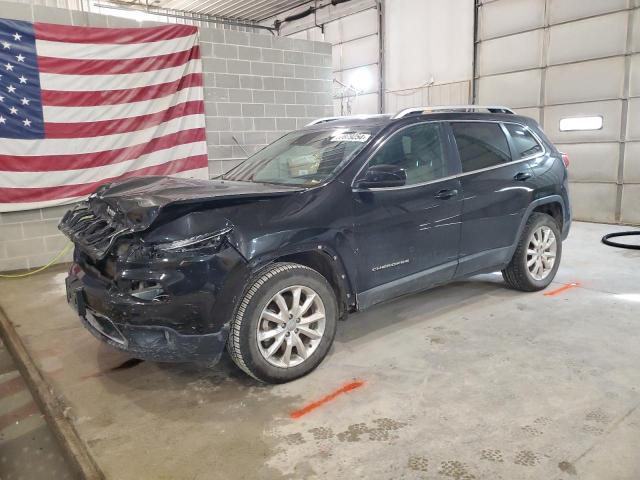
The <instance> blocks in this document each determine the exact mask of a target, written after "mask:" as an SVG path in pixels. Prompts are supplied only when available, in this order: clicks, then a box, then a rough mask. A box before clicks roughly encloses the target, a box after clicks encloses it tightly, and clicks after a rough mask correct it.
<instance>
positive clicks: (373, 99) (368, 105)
mask: <svg viewBox="0 0 640 480" xmlns="http://www.w3.org/2000/svg"><path fill="white" fill-rule="evenodd" d="M341 102H342V107H344V108H345V109H346V107H347V103H349V104H350V107H351V115H359V114H372V113H377V112H378V94H377V93H370V94H367V95H358V96H355V97H349V99H346V98H345V99H342V100H340V99H337V100H336V109H335V113H336V115H339V114H340V113H341Z"/></svg>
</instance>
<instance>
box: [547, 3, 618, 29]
mask: <svg viewBox="0 0 640 480" xmlns="http://www.w3.org/2000/svg"><path fill="white" fill-rule="evenodd" d="M625 8H627V0H550V5H549V21H550V22H551V24H555V23H559V22H566V21H568V20H577V19H580V18H585V17H590V16H593V15H598V14H602V13H608V12H613V11H616V10H623V9H625Z"/></svg>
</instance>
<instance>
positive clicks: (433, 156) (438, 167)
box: [369, 123, 450, 185]
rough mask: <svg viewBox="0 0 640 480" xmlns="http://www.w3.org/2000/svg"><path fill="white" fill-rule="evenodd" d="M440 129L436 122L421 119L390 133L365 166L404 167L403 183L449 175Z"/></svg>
mask: <svg viewBox="0 0 640 480" xmlns="http://www.w3.org/2000/svg"><path fill="white" fill-rule="evenodd" d="M441 129H442V127H441V125H440V124H439V123H421V124H418V125H413V126H411V127H407V128H405V129H403V130H401V131H399V132H396V133H394V134H393V136H392V137H391V138H390V139H389V140H387V142H386V143H385V144H384V145H383V146H382V147H381V148H380V150H378V151H377V152H376V153H375V155H374V156H373V157H372V158H371V160H370V161H369V166H370V167H371V166H374V165H394V166H397V167H400V168H402V169H404V170H405V172H406V174H407V183H406V185H415V184H420V183H425V182H430V181H433V180H438V179H439V178H443V177H446V176H449V175H450V173H449V166H448V164H447V160H446V157H445V155H444V149H443V145H442V140H441V138H442V134H441Z"/></svg>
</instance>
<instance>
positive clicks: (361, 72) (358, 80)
mask: <svg viewBox="0 0 640 480" xmlns="http://www.w3.org/2000/svg"><path fill="white" fill-rule="evenodd" d="M334 78H335V79H336V80H338V81H340V82H342V83H344V84H345V85H351V86H354V87H360V88H361V89H362V92H361V94H365V93H374V92H377V91H378V82H379V74H378V65H368V66H365V67H357V68H352V69H349V70H343V71H341V72H335V73H334ZM369 113H375V112H369Z"/></svg>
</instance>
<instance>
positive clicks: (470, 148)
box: [451, 122, 511, 172]
mask: <svg viewBox="0 0 640 480" xmlns="http://www.w3.org/2000/svg"><path fill="white" fill-rule="evenodd" d="M451 128H452V129H453V134H454V136H455V138H456V144H457V145H458V152H459V153H460V161H461V162H462V171H463V172H472V171H474V170H480V169H483V168H488V167H493V166H495V165H500V164H501V163H507V162H510V161H511V154H510V152H509V145H508V143H507V137H506V136H505V135H504V132H503V131H502V128H501V127H500V125H499V124H498V123H483V122H459V123H452V124H451Z"/></svg>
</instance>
